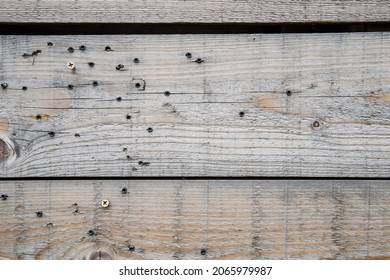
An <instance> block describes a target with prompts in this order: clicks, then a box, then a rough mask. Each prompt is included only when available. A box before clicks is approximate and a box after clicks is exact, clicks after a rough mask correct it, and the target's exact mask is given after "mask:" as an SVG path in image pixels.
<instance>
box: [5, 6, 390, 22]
mask: <svg viewBox="0 0 390 280" xmlns="http://www.w3.org/2000/svg"><path fill="white" fill-rule="evenodd" d="M0 6H1V7H2V15H1V18H0V23H4V22H8V23H9V22H15V23H21V22H33V23H84V22H85V23H101V22H105V23H288V22H289V23H292V22H293V23H300V22H305V23H317V22H325V23H328V22H381V21H388V20H389V14H390V5H389V2H388V1H387V0H370V1H358V0H310V1H307V0H298V1H297V0H277V1H275V0H213V1H211V0H190V1H184V0H170V1H165V0H158V1H155V0H153V1H151V0H133V1H125V0H95V1H93V0H88V1H75V0H70V1H58V0H57V1H53V0H30V1H17V0H1V1H0Z"/></svg>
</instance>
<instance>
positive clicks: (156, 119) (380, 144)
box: [0, 33, 390, 177]
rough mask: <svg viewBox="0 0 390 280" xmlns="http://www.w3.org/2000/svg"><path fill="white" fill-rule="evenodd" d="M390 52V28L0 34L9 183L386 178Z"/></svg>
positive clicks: (1, 114)
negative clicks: (39, 179) (25, 179)
mask: <svg viewBox="0 0 390 280" xmlns="http://www.w3.org/2000/svg"><path fill="white" fill-rule="evenodd" d="M48 42H52V43H53V46H51V47H49V46H47V43H48ZM80 45H85V46H86V50H85V51H81V50H79V49H78V48H79V46H80ZM106 46H110V47H111V49H112V50H113V51H111V52H106V51H105V47H106ZM389 46H390V34H388V33H353V34H288V35H285V34H284V35H283V34H274V35H259V34H257V35H237V34H236V35H159V36H51V37H50V36H49V37H45V36H2V37H1V53H0V65H1V68H0V82H1V83H5V82H6V83H8V88H6V89H2V88H0V93H1V94H0V109H1V111H0V120H1V121H0V129H1V131H0V133H1V134H0V138H1V139H2V141H3V142H4V143H3V144H2V145H1V146H0V147H1V149H2V150H3V151H2V152H1V153H2V154H4V155H6V157H7V158H6V159H5V160H3V163H2V164H1V167H0V176H2V177H19V176H335V177H337V176H346V177H351V176H358V177H388V176H389V170H390V48H389ZM68 47H73V48H74V49H75V51H74V52H73V53H69V52H68V51H67V49H68ZM37 50H40V51H41V53H37V54H36V55H34V56H33V57H23V56H22V55H23V54H24V53H27V54H32V53H33V52H36V51H37ZM186 52H191V53H192V59H188V58H186V56H185V54H186ZM135 57H137V58H139V60H140V62H139V63H138V64H136V63H133V58H135ZM197 58H201V59H203V60H204V62H203V63H200V64H198V63H196V62H193V61H194V60H195V59H197ZM69 61H72V62H74V63H75V64H76V70H75V71H71V70H69V69H68V68H67V63H68V62H69ZM90 61H93V62H95V66H94V67H92V68H91V67H89V66H88V62H90ZM118 64H124V66H125V68H123V69H122V71H118V70H116V69H115V67H116V66H117V65H118ZM94 80H96V81H97V82H98V83H99V84H98V86H93V85H92V83H93V81H94ZM136 83H140V85H141V87H140V88H136V87H135V85H136ZM68 84H71V85H73V86H74V88H73V89H71V90H69V89H67V86H68ZM23 86H26V87H27V89H26V90H22V87H23ZM144 86H145V88H144ZM165 91H170V93H171V94H170V95H169V96H165V95H164V92H165ZM288 91H291V95H289V94H287V92H288ZM118 97H120V98H121V100H120V101H118V100H117V98H118ZM240 112H243V113H244V115H241V116H240ZM127 115H129V116H131V119H127V117H126V116H127ZM36 116H38V118H40V119H37V117H36ZM317 126H318V127H317ZM148 128H152V129H153V131H151V132H148V130H147V129H148ZM50 132H54V134H50ZM3 157H4V156H3Z"/></svg>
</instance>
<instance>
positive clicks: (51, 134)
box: [48, 131, 56, 137]
mask: <svg viewBox="0 0 390 280" xmlns="http://www.w3.org/2000/svg"><path fill="white" fill-rule="evenodd" d="M48 134H49V136H50V137H54V135H56V134H55V132H53V131H50V132H49V133H48Z"/></svg>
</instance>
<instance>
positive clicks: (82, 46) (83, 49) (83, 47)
mask: <svg viewBox="0 0 390 280" xmlns="http://www.w3.org/2000/svg"><path fill="white" fill-rule="evenodd" d="M86 49H87V47H86V46H84V45H81V46H80V47H79V50H80V51H85V50H86Z"/></svg>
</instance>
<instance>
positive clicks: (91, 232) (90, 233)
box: [88, 229, 96, 235]
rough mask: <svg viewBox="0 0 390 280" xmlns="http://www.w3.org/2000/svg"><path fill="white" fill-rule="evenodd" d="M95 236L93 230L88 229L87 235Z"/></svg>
mask: <svg viewBox="0 0 390 280" xmlns="http://www.w3.org/2000/svg"><path fill="white" fill-rule="evenodd" d="M95 234H96V232H95V231H94V230H93V229H90V230H89V231H88V235H95Z"/></svg>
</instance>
